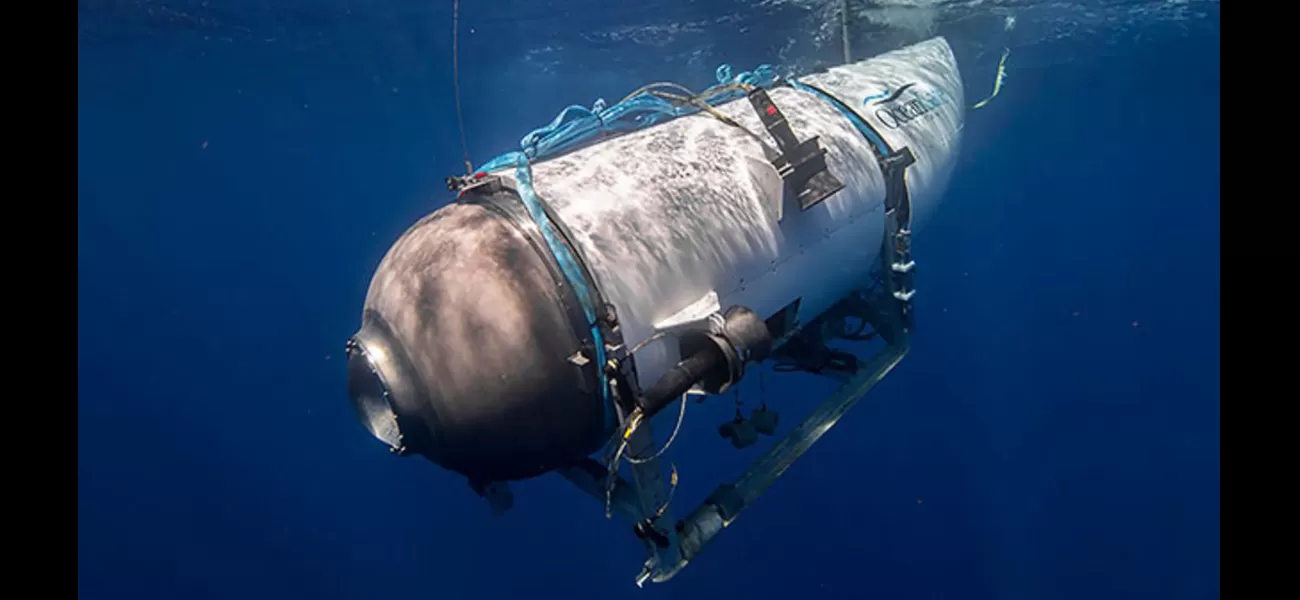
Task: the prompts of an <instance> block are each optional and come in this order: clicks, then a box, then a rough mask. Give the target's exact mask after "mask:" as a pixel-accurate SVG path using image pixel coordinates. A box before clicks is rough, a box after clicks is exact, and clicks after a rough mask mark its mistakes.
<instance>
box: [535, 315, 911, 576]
mask: <svg viewBox="0 0 1300 600" xmlns="http://www.w3.org/2000/svg"><path fill="white" fill-rule="evenodd" d="M853 300H854V301H855V302H856V310H857V311H858V313H859V315H860V317H861V318H864V319H866V320H867V321H868V322H869V323H870V325H871V326H872V327H873V329H874V331H875V332H876V333H877V334H878V335H879V337H880V338H882V339H883V340H884V341H885V346H884V347H883V348H882V349H880V350H879V351H878V352H877V353H876V354H874V355H873V356H872V357H870V358H869V359H867V360H865V361H860V362H858V363H857V364H856V365H855V369H854V370H853V371H852V372H845V371H841V370H836V371H833V372H823V373H820V374H822V375H824V376H827V377H830V378H832V379H834V380H836V381H839V382H840V385H839V387H838V388H837V389H836V390H835V391H834V392H832V393H831V394H829V395H828V396H827V397H826V399H825V400H823V401H822V402H821V404H820V405H819V406H818V407H817V408H816V409H814V410H813V411H812V413H811V414H809V415H808V417H807V418H805V419H804V421H803V422H802V423H800V424H799V425H797V426H796V427H795V428H794V429H793V430H791V431H790V432H789V433H788V434H786V435H785V437H784V438H782V439H781V440H780V441H779V442H777V443H776V444H775V445H774V446H773V447H772V448H771V449H770V450H768V452H767V453H766V454H764V455H763V456H761V457H759V458H758V459H757V460H755V461H754V462H753V463H752V464H751V465H750V467H749V468H748V469H747V470H746V471H745V473H744V474H743V475H741V476H740V477H739V478H738V479H736V480H735V481H733V482H731V483H724V484H722V485H720V486H718V488H717V489H715V490H714V491H713V493H711V494H710V495H709V496H708V498H706V499H705V500H704V502H702V503H701V504H700V505H699V506H698V507H697V508H696V509H695V510H693V511H692V512H691V513H690V514H689V515H687V516H686V517H685V518H683V519H681V520H679V521H675V522H674V521H673V518H672V515H671V513H670V512H667V511H664V510H663V509H664V508H670V507H667V504H668V500H669V498H670V495H671V491H670V489H669V488H668V485H667V484H666V482H665V481H664V476H663V467H662V466H661V465H660V464H659V463H660V461H659V460H658V459H655V460H650V461H646V462H643V463H639V464H633V465H631V467H632V473H633V480H634V482H635V483H632V482H628V481H627V480H625V479H624V478H623V477H621V476H618V475H615V478H614V480H613V485H612V486H607V483H606V482H607V480H606V476H607V472H606V470H605V468H604V467H603V466H601V465H600V464H598V463H597V462H596V461H594V460H592V461H589V464H584V465H579V466H574V467H569V468H566V469H561V470H560V474H561V475H563V476H564V477H565V478H566V479H568V480H569V481H571V482H573V483H574V484H575V485H576V486H577V487H578V488H579V489H582V490H583V491H585V492H587V493H588V494H589V495H591V496H593V497H594V498H596V499H598V500H599V501H600V502H602V503H607V504H606V505H607V507H608V509H609V512H610V513H617V514H618V515H619V516H620V517H622V518H624V519H626V520H627V521H629V522H630V523H632V524H634V525H636V526H637V529H636V531H637V532H638V537H640V538H641V539H642V541H643V542H644V543H645V545H646V549H647V554H648V557H647V559H646V562H645V565H644V567H643V569H642V571H641V573H640V574H639V575H638V576H637V578H636V583H637V585H638V586H642V585H644V584H645V582H646V581H652V582H655V583H662V582H664V581H668V580H669V579H671V578H672V577H673V576H674V575H676V574H677V573H678V572H679V571H681V569H682V568H683V567H685V566H686V565H687V564H689V563H690V562H691V560H693V559H694V558H695V556H696V555H697V554H699V553H700V551H701V550H703V549H704V547H705V546H706V545H708V543H709V542H710V541H712V540H713V538H714V537H716V536H717V535H718V533H719V532H721V531H722V530H723V529H724V528H725V527H727V526H728V525H730V524H731V523H732V522H733V521H735V519H736V517H738V516H739V515H740V513H741V512H742V511H744V510H745V508H747V507H749V505H750V504H752V503H753V502H754V501H755V500H756V499H757V498H758V497H759V496H760V495H762V494H763V492H765V491H766V490H767V489H768V488H769V487H771V486H772V484H773V483H775V482H776V480H777V478H779V477H780V476H781V475H782V474H784V473H785V471H786V469H788V468H790V466H791V465H792V464H794V462H795V461H796V460H798V459H799V457H800V456H802V455H803V454H804V453H805V452H807V451H808V449H809V448H811V447H812V445H813V444H814V443H816V442H817V440H819V439H821V437H822V436H823V435H825V434H826V432H827V431H829V430H830V429H831V427H834V426H835V424H836V423H837V422H838V421H839V419H840V417H842V416H843V415H844V413H845V412H847V411H848V410H849V409H850V408H852V407H853V405H854V404H856V403H857V402H858V400H860V399H861V398H862V397H863V396H865V395H866V394H867V392H869V391H870V390H871V388H872V387H874V386H875V385H876V383H878V382H879V381H880V380H881V379H883V378H884V377H885V376H886V375H888V374H889V372H890V371H892V370H893V368H894V367H895V366H896V365H898V363H899V362H900V361H901V360H902V359H903V357H904V356H905V355H906V354H907V352H908V350H909V348H910V339H909V332H908V330H909V327H908V325H907V315H906V312H905V310H900V307H899V305H898V303H896V302H894V301H893V300H894V298H892V297H890V295H889V294H888V292H886V294H882V295H878V296H876V297H875V299H874V301H871V300H865V299H861V298H854V299H853ZM877 307H879V308H877ZM891 309H892V310H891ZM819 324H820V323H819V321H816V320H815V321H813V322H812V323H810V324H809V327H813V326H817V325H819ZM790 339H792V338H787V339H785V340H780V341H779V343H782V344H784V343H785V342H789V341H790ZM773 356H774V359H780V358H781V357H782V353H781V347H778V348H776V349H775V351H774V355H773ZM786 358H789V356H788V355H787V356H786ZM652 438H653V436H652V431H651V427H650V423H649V422H645V423H643V424H642V425H641V426H640V427H638V428H637V429H636V430H635V432H634V434H633V435H632V438H631V439H630V440H629V448H628V450H629V454H630V455H632V456H649V455H652V454H654V452H655V449H654V448H653V439H652ZM607 490H608V496H607ZM661 511H662V512H661ZM664 524H671V525H667V526H665V525H664ZM646 527H649V528H651V529H650V531H646V530H645V528H646ZM643 532H644V533H645V534H643Z"/></svg>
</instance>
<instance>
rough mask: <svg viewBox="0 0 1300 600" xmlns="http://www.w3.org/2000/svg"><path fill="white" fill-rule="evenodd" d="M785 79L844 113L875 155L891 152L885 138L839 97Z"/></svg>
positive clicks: (797, 88) (796, 81)
mask: <svg viewBox="0 0 1300 600" xmlns="http://www.w3.org/2000/svg"><path fill="white" fill-rule="evenodd" d="M787 81H789V82H790V87H793V88H794V89H796V90H802V91H805V92H808V93H810V94H812V95H814V96H817V97H818V98H821V99H822V100H825V101H826V102H828V103H829V104H830V105H831V106H833V107H835V110H838V111H839V112H840V114H842V115H844V117H845V118H846V119H848V120H849V122H850V123H853V127H855V128H857V130H858V133H861V134H862V137H865V138H867V141H868V142H870V143H871V145H872V146H874V147H875V150H876V155H877V157H885V156H889V154H890V153H891V152H892V150H890V148H889V144H886V143H885V140H883V139H881V137H880V135H878V134H877V133H876V130H875V129H872V128H871V126H870V125H868V124H867V122H866V121H864V120H862V117H861V116H860V115H858V113H857V112H855V111H854V110H853V109H851V108H849V107H848V106H845V105H844V103H843V102H840V100H839V98H836V97H834V96H832V95H830V94H827V93H826V92H823V91H821V90H819V89H817V88H815V87H812V86H810V85H808V84H806V83H801V82H799V81H798V80H796V79H789V80H787Z"/></svg>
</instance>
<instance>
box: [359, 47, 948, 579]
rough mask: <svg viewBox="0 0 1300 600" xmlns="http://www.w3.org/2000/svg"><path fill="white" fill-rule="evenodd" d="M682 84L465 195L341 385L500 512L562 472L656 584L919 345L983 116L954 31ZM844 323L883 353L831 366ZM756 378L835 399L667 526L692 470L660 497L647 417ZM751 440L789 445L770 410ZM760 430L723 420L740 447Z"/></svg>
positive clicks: (429, 229)
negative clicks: (699, 84)
mask: <svg viewBox="0 0 1300 600" xmlns="http://www.w3.org/2000/svg"><path fill="white" fill-rule="evenodd" d="M678 87H679V86H671V87H668V86H659V87H657V88H654V89H652V88H653V86H649V87H647V88H644V89H643V90H641V91H639V92H638V93H634V94H633V95H632V96H630V97H629V98H628V99H626V100H625V101H624V102H623V103H620V104H617V105H614V106H613V107H604V106H597V107H596V108H595V110H592V111H582V110H579V111H572V112H570V111H566V113H567V114H562V115H561V117H560V118H557V120H556V122H554V123H552V124H551V126H550V127H549V128H546V129H544V130H539V131H538V132H534V134H531V135H530V136H529V137H527V138H525V140H524V144H523V148H522V150H521V151H519V152H515V153H511V154H508V155H504V156H502V157H499V158H498V159H495V160H493V161H491V162H489V163H488V164H486V165H484V166H482V167H480V168H479V169H477V170H475V171H474V172H471V173H470V174H467V175H466V176H463V177H454V178H449V187H450V188H451V189H452V190H453V191H454V192H455V193H456V200H455V201H453V202H451V203H450V204H448V205H446V206H443V207H442V208H440V209H438V210H436V211H434V212H433V213H431V214H429V215H427V216H425V217H424V218H422V219H420V220H419V221H418V222H416V223H415V224H414V225H412V226H411V227H410V228H409V229H408V230H407V231H406V232H405V233H404V234H403V235H402V236H401V237H400V238H399V239H398V240H397V241H396V242H395V243H394V244H393V245H392V247H391V248H390V249H389V251H388V253H387V254H386V255H385V256H384V258H383V259H382V261H381V262H380V264H379V266H378V268H377V269H376V271H375V273H374V276H373V279H372V281H371V283H370V287H369V290H368V292H367V294H366V298H365V303H364V309H363V312H362V318H361V326H360V330H359V331H358V332H357V333H356V334H355V335H354V336H353V337H352V338H351V339H350V340H349V341H348V344H347V350H348V366H347V368H348V392H349V395H350V397H351V399H352V402H353V404H354V406H355V407H356V409H357V411H358V414H359V415H360V418H361V421H362V423H363V424H365V426H366V427H367V428H368V430H369V431H370V432H371V433H372V434H373V435H374V436H375V437H376V438H378V439H380V440H381V441H383V442H384V443H385V444H387V445H388V446H389V447H390V449H392V450H393V451H394V452H396V453H398V454H401V455H419V456H423V457H425V458H427V459H428V460H430V461H432V462H434V463H436V464H438V465H440V466H442V467H444V468H446V469H448V470H451V471H454V472H456V473H459V474H462V475H464V476H465V477H466V478H467V479H468V480H469V482H470V484H471V486H472V487H473V489H474V490H475V491H477V492H478V493H479V494H481V495H484V496H485V497H487V498H488V499H489V500H490V501H492V502H493V503H494V505H495V506H496V508H497V509H498V510H502V509H504V508H506V507H508V506H509V503H510V500H509V491H508V487H507V486H506V483H507V482H509V481H514V480H519V479H525V478H530V477H534V476H538V475H541V474H544V473H548V472H557V473H559V474H561V475H563V476H565V477H566V478H568V479H569V480H570V481H573V482H574V483H575V484H577V485H578V486H579V488H581V489H583V490H585V491H587V492H589V493H590V494H591V495H593V496H595V497H596V498H598V499H602V500H603V501H604V502H605V504H606V507H607V513H608V512H611V511H616V512H619V513H620V514H622V515H623V516H626V517H627V518H628V519H629V520H631V521H632V522H633V523H634V525H635V526H636V527H635V531H636V533H637V537H639V538H640V539H641V540H642V541H643V542H644V543H645V545H646V547H647V550H648V552H649V558H648V559H647V562H646V565H645V569H644V570H643V572H642V574H641V576H640V577H638V579H637V581H638V583H641V582H643V581H645V580H646V579H653V580H655V581H662V580H665V579H667V578H669V577H671V576H672V575H673V574H674V573H676V572H677V570H679V569H680V568H681V567H682V566H684V565H685V564H686V562H688V561H689V560H690V559H691V558H692V557H693V556H694V554H695V553H696V552H698V551H699V549H701V548H702V547H703V545H704V544H705V543H706V542H707V541H708V540H709V539H711V538H712V536H713V535H715V534H716V533H717V532H718V531H720V530H721V527H722V526H725V525H726V524H728V523H730V521H731V520H732V519H734V518H735V516H736V514H737V513H738V512H739V511H740V510H741V509H743V508H744V507H746V506H748V504H749V503H750V502H752V500H753V499H754V498H755V497H756V496H757V495H758V494H759V493H761V492H762V491H763V490H765V489H766V488H767V486H768V485H770V484H771V483H772V481H773V480H775V479H776V477H778V476H779V475H780V474H781V473H782V472H783V471H784V470H785V469H786V468H788V466H789V464H790V463H792V462H793V461H794V459H796V458H798V456H799V455H801V454H802V453H803V451H804V450H806V449H807V447H808V446H810V445H811V444H812V443H813V442H815V441H816V439H817V438H819V437H820V436H821V435H822V434H823V433H825V431H826V430H828V429H829V428H830V426H831V425H833V424H834V423H835V421H836V420H837V419H838V418H839V416H840V415H841V414H843V412H844V411H845V410H847V409H848V407H849V406H851V405H852V403H853V402H855V401H856V400H857V398H859V397H861V395H862V394H864V393H865V392H866V390H867V389H868V388H870V386H871V385H873V384H874V383H875V382H876V381H878V380H879V379H880V378H881V377H883V376H884V375H885V374H886V373H888V371H889V370H890V369H891V368H892V367H893V366H894V365H895V364H897V363H898V361H899V360H901V358H902V356H903V355H904V354H905V353H906V350H907V347H908V333H909V332H910V330H911V328H912V324H913V318H914V315H913V309H912V305H911V300H912V297H913V294H914V293H915V288H914V287H913V275H914V274H915V262H914V261H913V260H912V257H911V250H910V248H911V236H912V233H913V231H914V230H915V228H917V227H919V226H920V225H921V224H922V223H923V222H924V221H925V220H926V219H927V218H928V217H929V216H930V215H931V214H932V213H933V212H934V210H935V208H936V206H937V205H938V203H939V200H940V197H941V195H942V193H943V192H944V189H945V188H946V186H947V183H948V180H949V178H950V174H951V170H952V165H953V162H954V158H955V156H956V153H957V152H958V148H959V144H960V139H961V130H962V126H963V120H964V116H965V106H964V98H963V89H962V81H961V77H960V74H959V72H958V69H957V64H956V60H955V58H954V56H953V53H952V50H951V48H950V47H949V45H948V43H947V42H946V41H945V40H944V39H943V38H934V39H931V40H928V41H925V42H922V43H919V44H916V45H912V46H908V47H905V48H902V49H899V50H895V51H892V52H888V53H886V54H882V55H879V56H876V57H873V58H870V59H867V60H863V61H860V62H854V63H851V64H845V65H841V66H836V67H832V68H829V69H826V70H824V71H821V72H817V73H812V74H808V75H805V76H802V77H779V76H776V75H775V73H774V72H773V71H772V70H770V69H764V70H756V71H755V72H749V73H743V74H741V75H739V76H735V77H732V76H730V74H729V73H725V72H720V77H719V84H718V85H717V86H714V87H713V88H710V89H709V90H706V91H705V92H703V93H700V94H694V93H685V94H683V93H682V92H681V91H680V90H679V89H677V88H678ZM666 89H667V90H670V91H663V90H666ZM575 115H577V116H576V117H575ZM849 317H854V318H857V319H860V320H861V321H862V322H863V324H864V327H865V326H866V325H867V324H869V325H870V326H871V328H872V330H873V332H874V333H879V335H880V338H881V339H883V340H884V341H885V342H886V347H885V349H884V350H882V351H881V353H880V354H879V355H878V356H877V357H876V358H875V359H873V360H868V361H863V362H861V363H853V362H850V363H848V364H845V363H843V362H837V361H834V360H831V359H832V358H834V357H837V356H842V355H843V353H840V354H835V351H834V350H831V349H830V347H829V346H828V345H827V344H828V342H830V341H831V338H834V337H836V334H834V333H827V332H838V334H839V335H840V337H844V332H845V331H846V328H845V327H843V326H842V325H843V323H842V322H841V321H843V320H844V319H847V318H849ZM864 339H865V338H864ZM763 361H775V362H781V363H783V364H787V365H789V364H793V365H796V366H801V367H803V370H806V371H811V372H816V373H820V374H823V375H828V376H832V377H834V378H836V379H837V380H838V381H840V382H841V384H842V385H841V387H840V389H839V390H837V392H835V393H834V394H832V395H831V396H830V397H828V398H826V399H825V400H824V401H823V403H822V405H821V406H819V407H818V408H816V409H815V410H814V411H813V412H812V414H811V415H810V416H809V417H808V418H807V419H806V420H805V421H803V422H802V423H799V424H797V425H796V426H794V427H793V428H792V429H791V430H790V431H789V432H788V433H786V435H785V436H784V437H783V438H782V439H781V440H780V441H779V442H777V443H776V444H775V445H774V446H773V448H772V449H771V450H770V451H769V452H768V453H767V454H765V455H763V456H762V457H760V458H758V459H756V460H755V461H754V464H753V466H752V467H751V468H750V470H749V471H747V472H746V473H745V474H744V475H742V476H741V477H740V478H739V479H737V480H736V481H734V482H732V483H725V484H722V485H721V486H719V488H718V489H717V491H715V493H714V494H711V495H710V496H709V498H708V499H706V500H705V501H704V502H703V503H702V504H701V505H700V507H699V508H697V509H695V510H694V511H693V512H692V513H690V514H689V515H688V516H687V517H685V518H683V519H681V520H674V519H673V518H672V516H671V514H672V513H671V510H670V507H669V502H668V500H669V499H670V497H671V493H672V489H671V488H672V486H673V485H674V484H675V478H676V471H675V470H674V471H673V475H672V477H671V478H669V479H670V481H669V482H665V481H664V479H665V477H664V474H663V469H662V467H661V465H660V464H659V462H658V460H657V458H658V456H659V454H661V452H657V451H656V449H655V448H654V447H653V445H652V440H651V436H650V431H649V418H650V417H651V416H653V415H654V414H655V413H657V412H659V411H660V410H662V409H664V408H665V407H666V406H669V405H670V404H671V403H672V402H674V401H677V400H678V399H679V398H681V402H682V406H681V410H685V403H686V400H685V397H684V395H685V394H688V393H691V394H701V395H716V394H721V393H723V392H725V391H726V390H727V389H729V388H730V386H732V385H735V384H736V383H737V382H738V381H740V380H741V379H742V378H743V377H744V376H745V373H746V370H747V369H748V368H751V367H753V365H754V364H755V363H759V362H763ZM764 410H766V407H765V409H764ZM754 423H755V425H754V426H753V427H756V428H757V430H758V431H759V432H760V433H767V434H775V426H776V422H775V420H774V418H773V419H768V420H766V421H763V424H762V425H759V424H758V423H759V421H758V420H757V418H756V419H755V421H754ZM679 424H680V423H679ZM744 425H745V424H744V423H742V422H741V420H739V419H738V421H737V423H736V427H734V428H732V430H731V432H730V433H727V430H726V429H725V428H723V433H724V435H730V436H732V438H733V439H732V442H733V445H736V446H737V447H745V446H747V445H748V444H749V441H745V440H742V439H741V438H742V437H744V436H742V434H741V433H740V432H741V431H742V430H743V431H748V432H750V437H751V438H752V432H753V431H754V430H755V429H754V428H750V429H744V427H743V426H744ZM751 441H752V440H751ZM615 447H617V450H614V448H615ZM602 449H605V450H606V453H605V455H604V456H603V457H601V458H603V460H597V458H595V455H597V454H599V453H600V452H601V450H602ZM611 457H612V458H611ZM621 457H629V458H633V459H635V460H632V461H631V463H632V464H631V465H630V467H629V470H630V472H631V475H632V478H633V481H631V482H628V481H625V480H624V479H623V477H622V475H620V464H621V463H620V460H619V459H620V458H621Z"/></svg>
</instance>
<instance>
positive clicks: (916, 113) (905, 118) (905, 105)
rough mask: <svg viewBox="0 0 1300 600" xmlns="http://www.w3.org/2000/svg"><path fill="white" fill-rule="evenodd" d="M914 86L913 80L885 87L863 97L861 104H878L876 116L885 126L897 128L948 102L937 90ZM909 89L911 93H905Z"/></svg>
mask: <svg viewBox="0 0 1300 600" xmlns="http://www.w3.org/2000/svg"><path fill="white" fill-rule="evenodd" d="M915 87H916V83H915V82H913V83H909V84H906V85H903V86H901V87H899V88H898V89H896V90H892V91H891V90H888V89H886V90H885V91H884V92H881V93H879V94H872V95H870V96H867V97H866V98H863V99H862V104H864V105H867V104H870V105H872V106H878V107H879V108H877V109H876V112H875V115H876V118H877V119H879V120H880V122H881V123H883V124H884V125H885V127H888V128H890V129H898V128H899V127H902V126H903V125H906V124H908V123H911V122H912V121H915V120H916V119H917V118H919V117H921V116H922V115H924V114H926V113H929V112H931V111H933V110H934V109H936V108H939V107H940V106H943V105H944V104H946V103H947V102H948V98H947V97H946V96H944V94H943V92H940V91H939V90H929V91H916V90H915V89H913V88H915ZM909 91H910V92H911V93H907V92H909Z"/></svg>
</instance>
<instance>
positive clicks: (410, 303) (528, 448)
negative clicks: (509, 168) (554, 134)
mask: <svg viewBox="0 0 1300 600" xmlns="http://www.w3.org/2000/svg"><path fill="white" fill-rule="evenodd" d="M509 207H510V203H509V199H508V198H507V199H504V200H503V201H502V202H500V203H499V204H492V203H456V204H451V205H449V206H446V207H443V208H442V209H440V210H438V211H437V212H435V213H433V214H431V215H429V216H427V217H425V218H424V219H421V220H420V221H419V222H417V223H416V224H415V225H414V226H412V227H411V228H410V229H409V230H407V231H406V233H404V234H403V235H402V237H401V238H399V239H398V240H397V242H396V243H394V244H393V246H392V248H390V249H389V251H388V254H387V255H386V256H385V257H384V258H383V260H382V261H381V262H380V264H379V267H378V268H377V269H376V271H375V274H374V277H373V278H372V280H371V284H370V289H369V291H368V293H367V295H366V301H365V310H364V312H363V318H362V325H361V329H360V330H359V331H358V333H357V334H356V335H355V336H354V337H353V339H352V341H351V342H350V344H349V348H350V351H349V360H348V379H349V383H348V388H349V395H350V396H351V398H352V402H353V405H354V406H355V407H356V408H357V413H358V416H359V418H360V419H361V420H362V422H363V424H364V425H365V426H366V428H367V430H368V431H370V433H371V434H372V435H374V436H375V437H376V438H378V439H380V440H382V441H384V443H386V444H388V445H389V446H390V447H391V448H394V449H396V450H399V451H400V452H403V453H414V454H420V455H423V456H425V457H427V458H428V459H430V460H432V461H434V462H435V463H437V464H439V465H442V466H443V467H445V468H447V469H450V470H453V471H456V472H459V473H463V474H465V475H467V476H469V477H471V478H473V479H479V480H488V481H504V480H511V479H521V478H526V477H531V476H535V475H539V474H541V473H544V472H546V471H549V470H551V469H554V468H556V467H559V466H562V465H564V464H568V463H570V462H573V461H576V460H578V459H580V458H582V457H585V456H587V455H588V454H590V453H591V452H594V451H595V450H596V449H598V448H599V447H600V445H601V444H602V443H603V442H604V434H605V433H606V432H605V428H606V426H605V422H606V419H605V414H606V409H605V407H604V405H603V404H602V400H601V397H602V396H601V394H599V393H598V390H597V378H596V372H595V368H596V366H595V365H594V364H592V363H589V362H588V363H585V364H583V365H578V364H574V363H573V362H570V361H569V360H568V359H569V357H570V356H573V355H574V354H575V353H576V352H578V351H579V350H580V349H582V348H583V346H584V344H586V343H589V340H586V339H584V332H585V331H587V329H588V328H587V326H586V324H585V323H584V322H583V319H582V316H581V315H582V313H581V311H580V310H579V309H578V307H577V305H576V300H575V299H573V298H572V296H571V293H568V294H566V292H567V291H568V290H567V287H566V286H563V285H561V283H560V279H558V277H559V271H558V269H557V268H556V267H555V265H554V262H553V259H551V258H550V257H549V255H548V254H546V253H545V250H544V248H545V246H544V245H543V244H542V243H541V242H540V241H539V240H538V239H537V238H536V237H535V228H534V229H532V230H530V229H529V225H530V223H529V221H527V220H526V216H521V215H520V214H518V213H512V212H511V209H510V208H509ZM579 362H581V361H579Z"/></svg>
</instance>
